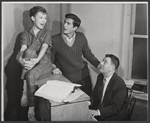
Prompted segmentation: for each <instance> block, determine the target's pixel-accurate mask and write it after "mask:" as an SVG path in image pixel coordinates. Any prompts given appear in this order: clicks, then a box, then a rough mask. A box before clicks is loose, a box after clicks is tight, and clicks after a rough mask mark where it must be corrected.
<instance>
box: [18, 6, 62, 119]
mask: <svg viewBox="0 0 150 123" xmlns="http://www.w3.org/2000/svg"><path fill="white" fill-rule="evenodd" d="M29 14H30V18H31V20H32V22H33V26H32V27H31V29H30V30H28V31H24V32H23V33H22V36H21V49H20V52H19V54H18V57H17V60H18V61H19V63H21V65H22V66H23V73H22V79H24V90H23V95H22V98H21V105H22V106H26V105H27V104H28V106H29V110H28V119H29V121H36V118H35V111H34V108H35V103H36V98H35V97H34V92H35V91H36V90H37V85H36V84H37V82H38V80H39V79H42V78H45V77H47V76H49V75H50V74H52V72H53V73H54V74H61V71H59V69H58V68H56V66H55V65H54V64H52V63H51V51H50V49H51V47H52V41H51V33H50V31H49V30H48V29H44V27H45V25H46V22H47V12H46V10H45V8H43V7H41V6H35V7H33V8H31V9H30V11H29ZM24 75H25V76H24ZM27 97H28V100H27Z"/></svg>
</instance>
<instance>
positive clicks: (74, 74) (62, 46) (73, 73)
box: [52, 13, 100, 95]
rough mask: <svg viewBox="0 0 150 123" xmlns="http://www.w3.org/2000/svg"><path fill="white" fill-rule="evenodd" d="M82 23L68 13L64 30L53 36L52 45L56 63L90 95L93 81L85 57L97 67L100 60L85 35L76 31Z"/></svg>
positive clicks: (64, 73)
mask: <svg viewBox="0 0 150 123" xmlns="http://www.w3.org/2000/svg"><path fill="white" fill-rule="evenodd" d="M80 24H81V20H80V19H79V17H77V16H76V15H75V14H71V13H69V14H66V15H65V20H64V31H63V32H62V33H60V34H57V35H55V36H53V37H52V45H53V52H54V59H55V63H56V64H57V67H58V68H59V69H60V70H61V72H62V74H63V75H64V76H65V77H66V78H67V79H69V80H70V81H71V82H73V83H78V84H81V85H82V88H81V89H82V90H83V91H84V92H85V93H87V94H88V95H90V94H91V91H92V83H91V78H90V75H89V68H88V65H87V62H86V61H84V60H83V57H84V58H86V59H87V60H88V61H89V62H90V63H91V64H92V65H94V66H95V67H96V68H99V64H100V61H99V60H98V59H97V58H96V57H95V56H94V55H93V54H92V52H91V50H90V48H89V47H88V42H87V39H86V37H85V35H84V34H83V33H82V32H76V31H77V29H78V28H79V26H80ZM82 56H83V57H82Z"/></svg>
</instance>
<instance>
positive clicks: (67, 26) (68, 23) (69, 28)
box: [64, 18, 77, 34]
mask: <svg viewBox="0 0 150 123" xmlns="http://www.w3.org/2000/svg"><path fill="white" fill-rule="evenodd" d="M76 29H77V27H73V20H72V19H70V18H66V19H65V20H64V34H73V33H74V32H75V30H76Z"/></svg>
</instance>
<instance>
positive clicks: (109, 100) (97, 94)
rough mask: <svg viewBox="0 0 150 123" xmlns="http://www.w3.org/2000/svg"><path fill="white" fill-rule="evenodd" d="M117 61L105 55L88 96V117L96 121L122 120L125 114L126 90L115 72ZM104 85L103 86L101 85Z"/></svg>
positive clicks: (110, 55)
mask: <svg viewBox="0 0 150 123" xmlns="http://www.w3.org/2000/svg"><path fill="white" fill-rule="evenodd" d="M118 66H119V59H118V58H117V57H116V56H114V55H112V54H107V55H106V56H105V58H104V59H103V61H102V62H101V64H100V72H101V73H100V74H99V75H98V77H97V82H96V85H95V87H94V89H93V91H92V93H91V96H90V106H89V108H90V111H89V112H90V115H91V117H93V118H96V119H97V120H98V121H100V120H104V121H114V120H116V121H117V120H123V119H124V118H125V116H126V114H127V107H126V101H127V100H126V99H127V98H126V96H128V95H127V88H126V85H125V83H124V81H123V79H122V78H120V77H119V76H118V75H117V74H116V73H115V70H116V69H117V68H118ZM103 83H104V84H103Z"/></svg>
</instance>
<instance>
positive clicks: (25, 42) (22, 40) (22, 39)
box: [20, 32, 27, 46]
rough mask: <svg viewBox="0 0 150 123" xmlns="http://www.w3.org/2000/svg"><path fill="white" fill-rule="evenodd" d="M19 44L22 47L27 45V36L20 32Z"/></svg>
mask: <svg viewBox="0 0 150 123" xmlns="http://www.w3.org/2000/svg"><path fill="white" fill-rule="evenodd" d="M20 42H21V43H20V44H21V46H22V45H27V35H26V32H22V33H21V37H20Z"/></svg>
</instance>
